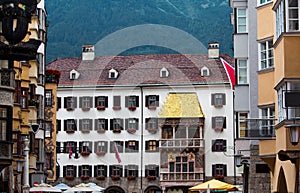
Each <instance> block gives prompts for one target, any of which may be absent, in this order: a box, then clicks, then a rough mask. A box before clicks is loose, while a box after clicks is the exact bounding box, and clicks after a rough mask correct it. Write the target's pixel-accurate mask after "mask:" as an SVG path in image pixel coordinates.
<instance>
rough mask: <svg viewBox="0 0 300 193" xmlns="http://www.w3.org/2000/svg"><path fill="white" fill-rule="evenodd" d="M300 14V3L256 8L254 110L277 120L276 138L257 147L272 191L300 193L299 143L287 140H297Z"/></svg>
mask: <svg viewBox="0 0 300 193" xmlns="http://www.w3.org/2000/svg"><path fill="white" fill-rule="evenodd" d="M299 10H300V1H298V0H290V1H280V0H277V1H269V2H268V3H266V4H264V5H261V6H259V7H257V24H258V26H257V28H258V31H257V40H258V46H259V54H260V56H259V67H260V70H259V72H258V81H259V83H258V91H259V92H258V93H259V96H258V103H259V104H258V106H259V107H260V108H261V109H262V115H266V113H267V114H271V115H273V117H274V118H275V120H276V121H275V128H276V138H275V139H270V140H260V144H259V149H260V156H261V157H262V158H263V160H264V161H265V162H266V163H267V164H268V166H269V168H270V171H271V192H299V157H300V144H299V143H298V142H297V141H292V140H291V139H292V138H291V136H293V137H294V138H295V139H296V140H297V139H298V140H299V136H297V135H298V134H297V132H299V123H300V119H299V118H300V114H299V113H300V109H299V108H300V105H299V101H298V100H299V96H300V92H299V91H300V65H299V64H300V54H299V53H300V52H299V51H300V29H299V19H300V18H299V17H300V15H299V14H298V13H299ZM271 107H272V110H270V109H271ZM265 109H267V110H268V111H264V110H265ZM292 130H293V131H295V133H293V132H292ZM291 134H293V135H291Z"/></svg>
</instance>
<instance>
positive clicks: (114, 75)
mask: <svg viewBox="0 0 300 193" xmlns="http://www.w3.org/2000/svg"><path fill="white" fill-rule="evenodd" d="M118 74H119V73H118V71H116V70H115V69H111V70H110V71H109V78H114V79H115V78H117V77H118Z"/></svg>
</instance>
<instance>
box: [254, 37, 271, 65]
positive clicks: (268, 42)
mask: <svg viewBox="0 0 300 193" xmlns="http://www.w3.org/2000/svg"><path fill="white" fill-rule="evenodd" d="M258 45H259V46H258V50H259V70H265V69H270V68H274V47H273V40H272V39H269V40H266V41H262V42H259V43H258ZM262 46H264V47H265V49H262ZM269 54H271V56H270V55H269ZM262 55H265V56H264V57H265V58H263V57H262ZM263 62H265V64H264V63H263ZM270 63H271V64H270Z"/></svg>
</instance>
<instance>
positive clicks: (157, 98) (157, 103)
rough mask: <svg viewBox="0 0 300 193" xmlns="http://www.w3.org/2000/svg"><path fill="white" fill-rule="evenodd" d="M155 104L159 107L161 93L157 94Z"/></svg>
mask: <svg viewBox="0 0 300 193" xmlns="http://www.w3.org/2000/svg"><path fill="white" fill-rule="evenodd" d="M155 105H156V106H157V107H159V95H156V101H155Z"/></svg>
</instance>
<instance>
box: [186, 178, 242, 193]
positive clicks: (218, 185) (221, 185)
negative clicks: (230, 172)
mask: <svg viewBox="0 0 300 193" xmlns="http://www.w3.org/2000/svg"><path fill="white" fill-rule="evenodd" d="M208 188H209V189H210V190H219V191H235V190H238V188H237V187H235V186H234V185H232V184H228V183H226V182H222V181H219V180H215V179H212V180H209V181H207V182H204V183H202V184H198V185H196V186H193V187H191V188H189V190H190V191H195V192H199V191H205V190H207V189H208Z"/></svg>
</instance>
